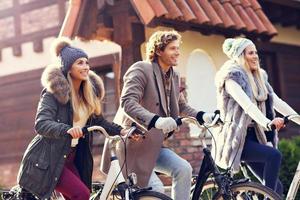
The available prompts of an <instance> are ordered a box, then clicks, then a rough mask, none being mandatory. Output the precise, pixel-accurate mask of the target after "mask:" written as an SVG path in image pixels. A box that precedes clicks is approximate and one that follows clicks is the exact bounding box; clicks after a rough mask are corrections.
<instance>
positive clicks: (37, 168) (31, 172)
mask: <svg viewBox="0 0 300 200" xmlns="http://www.w3.org/2000/svg"><path fill="white" fill-rule="evenodd" d="M48 168H49V162H48V161H46V160H39V161H35V162H30V163H29V166H28V168H27V174H28V176H29V177H30V179H32V180H34V181H36V182H37V183H41V182H42V181H43V180H45V179H49V177H47V174H48Z"/></svg>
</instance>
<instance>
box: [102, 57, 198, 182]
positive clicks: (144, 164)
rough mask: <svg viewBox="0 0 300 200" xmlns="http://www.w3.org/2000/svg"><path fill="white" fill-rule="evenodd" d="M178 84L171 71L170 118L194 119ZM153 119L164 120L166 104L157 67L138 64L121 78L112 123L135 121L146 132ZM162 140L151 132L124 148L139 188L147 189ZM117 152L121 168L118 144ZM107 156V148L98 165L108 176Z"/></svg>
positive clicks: (121, 148) (121, 147)
mask: <svg viewBox="0 0 300 200" xmlns="http://www.w3.org/2000/svg"><path fill="white" fill-rule="evenodd" d="M179 81H180V80H179V75H178V73H176V72H175V71H174V74H173V77H172V80H171V82H172V84H171V99H170V116H171V117H173V118H177V117H178V116H179V114H182V115H188V116H193V117H196V115H197V111H196V110H195V109H193V108H191V107H190V106H189V105H188V104H187V103H186V101H185V99H184V97H183V94H182V93H180V90H179V87H180V85H179V84H180V82H179ZM155 115H158V116H161V117H165V116H167V103H166V98H165V90H164V85H163V79H162V75H161V71H160V67H159V65H158V64H157V63H155V62H152V63H150V62H145V61H140V62H137V63H135V64H133V65H132V66H131V67H130V68H129V69H128V71H127V72H126V74H125V75H124V86H123V90H122V94H121V98H120V107H119V109H118V112H117V114H116V117H115V120H114V122H116V123H118V124H121V125H123V126H124V127H130V126H131V124H132V122H133V121H134V122H137V123H138V124H140V125H141V126H143V127H144V128H145V129H147V128H148V127H149V124H150V122H151V120H152V119H153V117H154V116H155ZM163 140H164V135H163V133H162V131H161V130H158V129H156V128H152V129H151V130H149V132H147V133H146V138H145V139H141V140H139V141H131V140H129V141H128V143H127V145H126V147H127V157H126V160H127V167H128V168H127V171H128V173H131V172H134V173H136V174H137V179H138V185H139V186H141V187H145V186H147V185H148V181H149V178H150V175H151V172H152V170H153V168H154V166H155V163H156V160H157V158H158V154H159V151H160V149H161V148H162V144H163ZM117 150H118V158H119V159H120V164H122V163H123V161H124V145H123V144H120V145H119V147H118V149H117ZM107 155H108V152H107V148H104V153H103V158H104V159H102V165H101V170H102V171H104V172H107V169H108V167H109V164H108V163H109V160H108V156H107ZM124 171H125V170H124ZM124 171H123V173H124ZM124 175H125V174H124Z"/></svg>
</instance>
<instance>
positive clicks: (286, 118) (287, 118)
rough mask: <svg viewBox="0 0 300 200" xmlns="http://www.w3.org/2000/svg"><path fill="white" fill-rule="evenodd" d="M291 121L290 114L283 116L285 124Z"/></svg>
mask: <svg viewBox="0 0 300 200" xmlns="http://www.w3.org/2000/svg"><path fill="white" fill-rule="evenodd" d="M289 122H290V120H289V116H285V117H283V123H284V125H286V124H288V123H289Z"/></svg>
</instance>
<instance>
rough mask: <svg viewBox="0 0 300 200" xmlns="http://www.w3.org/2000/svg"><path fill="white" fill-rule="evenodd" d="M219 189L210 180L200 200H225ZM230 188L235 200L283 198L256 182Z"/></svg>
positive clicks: (272, 199)
mask: <svg viewBox="0 0 300 200" xmlns="http://www.w3.org/2000/svg"><path fill="white" fill-rule="evenodd" d="M217 187H218V186H217V185H216V183H215V182H214V181H213V180H212V179H210V180H208V181H207V182H206V183H205V184H204V186H203V191H202V193H201V196H200V198H199V200H212V199H214V200H223V197H222V195H221V194H220V193H219V192H218V188H217ZM230 188H231V191H232V193H233V196H234V199H247V200H248V199H249V200H251V199H267V200H282V198H281V197H280V196H279V195H278V194H277V193H276V192H274V191H273V190H272V189H270V188H268V187H266V186H264V185H262V184H260V183H256V182H246V183H236V184H234V185H232V186H231V187H230Z"/></svg>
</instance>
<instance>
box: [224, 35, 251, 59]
mask: <svg viewBox="0 0 300 200" xmlns="http://www.w3.org/2000/svg"><path fill="white" fill-rule="evenodd" d="M249 45H254V43H253V42H252V41H251V40H249V39H247V38H237V39H234V38H227V39H226V40H225V41H224V43H223V52H224V53H225V54H226V55H227V56H228V58H230V59H236V58H238V57H239V56H240V55H241V54H242V52H243V51H244V49H245V48H246V47H247V46H249Z"/></svg>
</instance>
